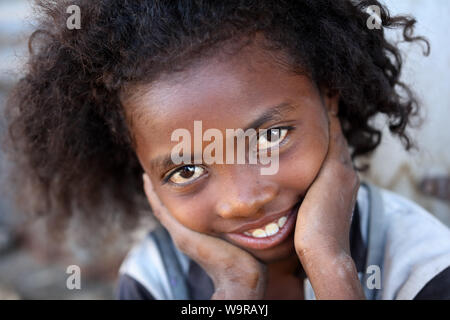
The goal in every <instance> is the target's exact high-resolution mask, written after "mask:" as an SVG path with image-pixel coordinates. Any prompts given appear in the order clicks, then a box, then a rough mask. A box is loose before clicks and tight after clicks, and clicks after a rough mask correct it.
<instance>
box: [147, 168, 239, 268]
mask: <svg viewBox="0 0 450 320" xmlns="http://www.w3.org/2000/svg"><path fill="white" fill-rule="evenodd" d="M143 180H144V191H145V194H146V196H147V199H148V200H149V203H150V205H151V206H152V209H153V212H154V214H155V216H156V217H157V218H158V219H159V221H161V223H162V224H163V225H164V227H165V228H166V229H167V230H168V231H169V233H170V235H171V237H172V239H173V240H174V242H175V244H176V245H177V247H178V248H179V249H180V250H181V251H184V252H185V253H186V254H188V255H189V256H191V257H192V258H193V259H194V260H196V261H197V262H198V263H200V264H201V265H202V266H203V267H206V268H208V269H209V268H210V266H211V265H213V264H214V261H213V260H212V259H211V255H212V254H214V256H215V258H217V260H218V261H222V263H226V262H227V261H230V262H232V260H233V259H230V257H232V256H235V254H236V251H237V250H239V251H241V250H240V249H238V248H237V247H235V246H233V245H231V244H229V243H228V242H226V241H224V240H221V239H219V238H216V237H213V236H209V235H206V234H203V233H200V232H197V231H194V230H191V229H189V228H187V227H185V226H184V225H182V224H181V223H180V222H178V221H177V220H176V219H175V217H173V216H172V214H171V213H170V212H169V210H168V209H167V208H166V206H165V205H164V204H163V203H162V202H161V200H160V199H159V197H158V195H157V194H156V192H155V191H154V189H153V186H152V183H151V181H150V178H149V177H148V175H147V174H144V175H143Z"/></svg>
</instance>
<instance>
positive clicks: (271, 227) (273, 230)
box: [264, 222, 279, 236]
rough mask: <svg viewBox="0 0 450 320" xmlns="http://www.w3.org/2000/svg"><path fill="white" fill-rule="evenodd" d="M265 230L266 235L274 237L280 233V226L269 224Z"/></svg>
mask: <svg viewBox="0 0 450 320" xmlns="http://www.w3.org/2000/svg"><path fill="white" fill-rule="evenodd" d="M264 230H265V231H266V234H267V235H268V236H271V235H274V234H275V233H277V232H278V230H279V228H278V225H277V224H276V223H273V222H272V223H269V224H268V225H267V226H266V227H265V228H264Z"/></svg>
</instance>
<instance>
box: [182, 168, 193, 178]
mask: <svg viewBox="0 0 450 320" xmlns="http://www.w3.org/2000/svg"><path fill="white" fill-rule="evenodd" d="M194 173H195V168H194V167H183V168H181V170H180V177H182V178H183V179H189V178H191V177H192V176H193V175H194Z"/></svg>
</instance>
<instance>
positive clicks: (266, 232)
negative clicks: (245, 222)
mask: <svg viewBox="0 0 450 320" xmlns="http://www.w3.org/2000/svg"><path fill="white" fill-rule="evenodd" d="M300 205H301V201H300V202H298V203H297V204H296V205H295V206H294V207H293V208H292V209H291V210H290V211H289V212H288V213H286V214H284V215H283V216H281V217H277V218H275V219H274V220H272V221H270V222H269V223H267V224H265V225H262V226H261V227H257V228H252V229H247V230H242V231H241V230H239V231H235V232H232V233H227V234H226V237H227V238H228V239H230V240H231V241H232V242H234V243H236V244H238V245H240V246H241V247H247V248H249V249H256V250H263V249H269V248H271V247H274V246H276V245H278V244H280V243H282V242H283V241H284V240H285V239H286V238H287V237H288V236H289V234H290V233H291V232H292V231H293V229H294V227H295V221H296V217H297V211H298V208H299V207H300Z"/></svg>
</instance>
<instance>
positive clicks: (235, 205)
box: [216, 172, 278, 219]
mask: <svg viewBox="0 0 450 320" xmlns="http://www.w3.org/2000/svg"><path fill="white" fill-rule="evenodd" d="M255 175H256V177H255V176H250V175H248V174H243V173H242V172H240V173H238V174H235V175H227V181H226V182H225V183H224V184H223V185H222V188H223V192H222V193H221V196H220V199H219V201H218V202H217V205H216V211H217V214H218V215H220V216H221V217H222V218H225V219H230V218H242V217H250V216H253V215H257V214H258V213H260V212H261V208H262V207H263V206H264V205H265V204H267V203H269V202H271V201H272V200H273V199H275V197H276V196H277V194H278V187H277V185H276V184H275V183H273V182H271V181H267V180H264V181H263V180H261V179H260V180H256V179H258V178H260V177H261V175H259V173H255ZM255 178H256V179H255Z"/></svg>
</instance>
